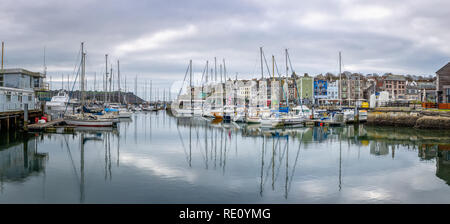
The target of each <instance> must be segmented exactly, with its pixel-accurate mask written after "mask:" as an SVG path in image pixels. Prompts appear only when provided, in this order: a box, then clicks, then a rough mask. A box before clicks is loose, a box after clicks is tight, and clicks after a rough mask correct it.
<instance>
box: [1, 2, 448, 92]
mask: <svg viewBox="0 0 450 224" xmlns="http://www.w3.org/2000/svg"><path fill="white" fill-rule="evenodd" d="M449 15H450V1H448V0H422V1H418V0H408V1H403V0H396V1H391V0H380V1H356V0H314V1H294V0H293V1H278V0H265V1H257V0H241V1H237V0H227V1H223V0H218V1H216V0H204V1H200V0H178V1H175V0H173V1H170V0H165V1H150V0H130V1H119V0H110V1H93V0H77V1H62V0H40V1H31V0H28V1H25V0H2V3H1V7H0V27H1V28H2V32H1V33H0V39H1V40H3V41H5V46H6V48H5V67H6V68H12V67H23V68H25V69H29V70H32V71H43V61H44V57H43V55H44V47H45V49H46V64H47V68H48V77H50V76H52V81H53V82H54V84H53V85H54V88H60V87H61V83H60V82H57V81H58V80H61V74H66V75H67V74H73V70H74V66H75V64H76V63H77V54H78V51H79V49H80V43H81V42H82V41H84V42H85V49H86V52H87V62H86V64H87V68H86V72H87V76H88V80H89V85H91V87H92V84H91V83H93V82H92V80H93V79H94V72H95V73H96V77H97V85H98V86H101V85H100V84H99V83H100V82H101V77H102V75H103V74H104V70H105V58H104V55H105V54H109V58H110V59H111V60H110V63H112V64H113V68H114V69H115V70H117V60H118V59H119V60H120V70H121V75H122V76H125V77H127V86H128V89H130V88H133V89H134V77H135V76H138V85H139V86H138V89H139V91H141V90H142V88H143V84H144V83H145V80H148V82H149V80H152V82H153V86H154V88H161V89H162V88H168V87H169V86H171V85H172V83H173V82H174V81H177V80H178V81H179V80H182V79H183V77H184V74H185V71H186V68H187V66H188V63H189V59H192V60H193V69H194V73H195V74H196V75H197V77H198V76H201V73H202V70H203V68H204V65H205V63H206V60H209V61H210V62H211V61H213V60H214V57H217V59H218V62H222V60H223V59H225V63H226V68H227V73H228V75H233V77H234V76H235V74H236V73H238V74H239V75H238V78H249V77H252V76H254V77H260V73H261V71H260V64H259V47H260V46H262V47H263V49H264V53H265V55H266V57H267V59H268V60H270V58H271V55H275V60H276V62H277V64H278V67H279V70H280V73H281V72H283V74H284V71H285V67H284V64H285V60H284V49H285V48H288V49H289V54H290V58H291V61H292V65H293V68H294V70H295V71H296V72H297V73H299V74H303V73H309V74H312V75H317V74H320V73H326V72H332V73H337V72H338V68H339V67H338V52H339V51H342V60H343V65H344V70H347V71H351V72H362V73H365V74H367V73H379V74H383V73H386V72H393V73H396V74H411V75H424V74H425V75H434V74H435V72H436V71H437V70H438V69H439V68H440V67H442V66H443V65H444V64H446V63H447V62H449V61H450V44H449V41H450V29H449V27H450V19H449ZM268 62H269V63H270V61H268ZM113 72H115V71H113ZM265 73H266V75H267V71H265Z"/></svg>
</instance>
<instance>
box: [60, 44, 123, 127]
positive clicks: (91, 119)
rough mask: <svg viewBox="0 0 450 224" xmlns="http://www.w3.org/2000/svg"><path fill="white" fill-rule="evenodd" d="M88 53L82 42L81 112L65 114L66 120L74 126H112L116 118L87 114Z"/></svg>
mask: <svg viewBox="0 0 450 224" xmlns="http://www.w3.org/2000/svg"><path fill="white" fill-rule="evenodd" d="M85 60H86V53H84V43H81V78H80V87H81V108H82V110H81V114H74V115H68V116H65V118H64V121H65V122H66V123H67V124H68V125H74V126H84V127H110V126H113V125H114V120H113V119H110V118H108V117H105V116H104V115H101V116H99V115H93V114H89V115H87V114H85V113H84V110H83V107H84V106H85V95H84V94H85V90H84V84H85V82H84V80H85V69H86V61H85Z"/></svg>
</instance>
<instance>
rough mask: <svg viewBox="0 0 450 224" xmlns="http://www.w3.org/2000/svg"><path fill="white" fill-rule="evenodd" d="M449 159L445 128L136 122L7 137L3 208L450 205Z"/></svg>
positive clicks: (142, 118) (140, 116) (162, 117)
mask: <svg viewBox="0 0 450 224" xmlns="http://www.w3.org/2000/svg"><path fill="white" fill-rule="evenodd" d="M38 149H39V150H38ZM449 152H450V135H449V132H443V131H438V132H434V131H423V130H415V129H405V128H387V127H369V126H364V125H357V126H353V125H350V126H345V127H301V128H291V129H289V128H286V129H274V130H266V129H261V128H259V126H258V125H246V124H236V123H228V124H225V123H221V122H211V121H209V120H206V119H203V118H195V119H183V118H181V119H177V118H174V117H171V116H169V115H168V114H166V113H165V112H158V113H154V112H147V113H135V114H133V116H132V119H127V120H121V122H120V123H119V126H118V127H117V128H116V129H113V128H107V129H98V128H95V129H93V128H82V129H77V131H76V132H75V133H74V134H42V133H41V134H33V135H23V134H20V133H9V134H7V135H2V136H1V143H0V180H1V190H2V192H4V193H2V197H0V202H10V203H11V202H12V203H16V202H30V201H31V202H36V201H38V202H43V203H46V202H51V203H52V202H63V203H104V202H106V203H108V202H110V203H137V202H142V203H180V202H181V203H184V202H186V203H202V202H214V203H216V202H218V203H283V202H286V203H303V202H312V203H348V202H369V203H372V202H375V203H377V202H425V203H427V202H442V201H444V202H445V201H447V202H448V200H450V198H448V200H447V198H446V197H445V196H443V195H450V188H449V187H448V185H449V181H450V172H449V170H450V153H449ZM36 179H39V181H38V182H36ZM12 182H21V183H22V185H20V186H17V185H11V183H12ZM38 184H40V185H42V186H43V187H42V188H43V192H42V193H41V192H40V191H38V192H35V191H34V189H36V188H38V187H39V186H38ZM38 189H39V188H38ZM423 192H427V195H428V196H427V197H426V198H424V197H419V196H420V195H423ZM447 193H448V194H447Z"/></svg>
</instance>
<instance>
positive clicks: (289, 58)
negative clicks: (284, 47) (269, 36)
mask: <svg viewBox="0 0 450 224" xmlns="http://www.w3.org/2000/svg"><path fill="white" fill-rule="evenodd" d="M287 57H288V61H289V66H290V68H291V71H292V72H293V73H295V70H294V68H293V67H292V63H291V57H290V56H289V53H287Z"/></svg>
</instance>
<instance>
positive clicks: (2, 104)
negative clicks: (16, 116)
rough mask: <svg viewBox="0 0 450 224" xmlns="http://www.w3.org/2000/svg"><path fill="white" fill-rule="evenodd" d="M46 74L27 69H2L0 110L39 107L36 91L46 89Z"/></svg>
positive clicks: (7, 110) (21, 109) (0, 77)
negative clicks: (26, 106) (26, 105)
mask: <svg viewBox="0 0 450 224" xmlns="http://www.w3.org/2000/svg"><path fill="white" fill-rule="evenodd" d="M44 78H45V75H44V74H42V73H39V72H30V71H28V70H25V69H2V70H0V112H9V111H23V110H24V105H25V104H28V109H30V110H31V109H38V108H39V105H38V102H37V99H36V91H41V90H44V89H45V86H44V81H43V80H44Z"/></svg>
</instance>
